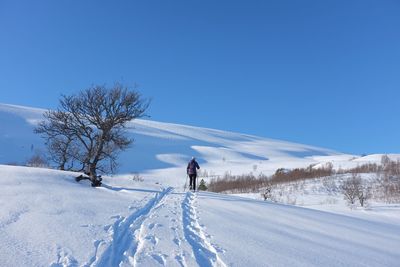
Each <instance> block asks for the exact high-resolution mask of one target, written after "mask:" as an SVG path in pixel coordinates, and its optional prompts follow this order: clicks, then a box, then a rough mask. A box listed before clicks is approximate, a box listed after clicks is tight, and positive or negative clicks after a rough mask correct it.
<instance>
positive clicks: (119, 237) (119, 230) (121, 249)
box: [90, 187, 172, 267]
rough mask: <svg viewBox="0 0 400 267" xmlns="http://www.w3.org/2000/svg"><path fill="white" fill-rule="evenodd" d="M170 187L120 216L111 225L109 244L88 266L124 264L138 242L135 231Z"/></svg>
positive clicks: (134, 251)
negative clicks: (126, 215)
mask: <svg viewBox="0 0 400 267" xmlns="http://www.w3.org/2000/svg"><path fill="white" fill-rule="evenodd" d="M171 191H172V188H171V187H170V188H167V189H165V190H163V191H162V192H160V193H157V194H156V196H155V197H154V198H152V199H151V200H150V201H149V202H147V203H146V205H145V206H144V207H142V208H140V209H138V210H137V211H136V212H134V213H132V214H131V215H129V216H128V217H126V218H120V219H119V220H117V221H116V222H115V223H114V225H113V238H112V241H111V244H109V245H108V247H107V248H106V249H105V251H104V252H103V253H102V255H101V256H100V257H99V258H97V257H96V260H95V261H94V262H93V263H92V264H91V265H90V266H100V267H102V266H105V267H108V266H120V263H122V264H124V263H125V264H126V263H127V262H128V261H129V259H130V258H132V257H133V256H134V255H135V253H136V251H137V245H138V242H137V240H136V238H135V235H136V234H137V233H136V232H137V231H140V228H141V227H142V223H143V221H144V220H145V219H146V218H147V215H148V214H149V213H150V212H151V210H152V209H153V208H154V207H156V206H157V204H158V203H160V201H161V200H162V199H163V198H164V197H165V196H166V195H167V194H169V193H170V192H171Z"/></svg>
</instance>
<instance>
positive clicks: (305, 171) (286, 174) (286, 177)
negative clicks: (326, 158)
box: [271, 163, 334, 183]
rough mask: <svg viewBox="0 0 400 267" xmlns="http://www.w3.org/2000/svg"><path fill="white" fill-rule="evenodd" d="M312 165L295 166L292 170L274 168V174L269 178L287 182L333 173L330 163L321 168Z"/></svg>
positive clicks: (274, 181)
mask: <svg viewBox="0 0 400 267" xmlns="http://www.w3.org/2000/svg"><path fill="white" fill-rule="evenodd" d="M314 167H315V166H314V165H310V166H308V167H307V168H296V169H293V170H288V169H284V168H280V169H278V170H276V172H275V174H274V175H272V177H271V180H272V181H273V183H287V182H292V181H297V180H305V179H312V178H321V177H325V176H331V175H333V174H334V170H333V166H332V164H331V163H330V164H329V163H327V164H326V165H325V166H323V167H321V168H314Z"/></svg>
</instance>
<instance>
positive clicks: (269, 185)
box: [261, 182, 273, 200]
mask: <svg viewBox="0 0 400 267" xmlns="http://www.w3.org/2000/svg"><path fill="white" fill-rule="evenodd" d="M272 191H273V185H272V183H271V182H267V183H266V186H265V188H264V192H263V193H261V196H262V197H263V198H264V200H272V197H273V193H272Z"/></svg>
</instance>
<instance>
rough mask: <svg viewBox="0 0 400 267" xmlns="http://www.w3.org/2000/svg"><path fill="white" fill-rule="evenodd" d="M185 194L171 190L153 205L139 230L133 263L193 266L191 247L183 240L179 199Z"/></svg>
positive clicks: (134, 264) (136, 264) (138, 264)
mask: <svg viewBox="0 0 400 267" xmlns="http://www.w3.org/2000/svg"><path fill="white" fill-rule="evenodd" d="M183 197H184V195H183V194H181V193H175V194H174V193H172V194H169V195H168V196H166V197H165V198H164V199H163V200H162V201H161V202H159V203H158V204H157V206H156V207H154V208H153V209H152V211H151V213H150V214H149V216H147V218H146V220H145V221H144V222H143V224H142V227H141V228H140V231H138V234H137V235H136V236H137V240H138V248H137V251H136V254H135V255H134V257H133V260H132V261H130V263H131V264H132V265H133V266H160V265H161V266H177V267H186V266H195V265H196V260H195V258H194V257H193V256H192V247H191V246H190V245H189V244H188V243H187V242H186V241H185V238H184V233H183V224H182V209H181V203H182V201H183Z"/></svg>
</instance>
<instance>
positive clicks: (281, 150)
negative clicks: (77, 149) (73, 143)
mask: <svg viewBox="0 0 400 267" xmlns="http://www.w3.org/2000/svg"><path fill="white" fill-rule="evenodd" d="M43 112H44V110H42V109H35V108H28V107H21V106H15V105H6V104H0V121H1V123H2V127H1V128H0V164H22V163H24V162H25V161H26V160H27V159H29V157H31V156H32V155H33V154H34V153H35V152H36V151H37V150H42V151H43V141H42V140H41V139H40V138H39V137H38V136H36V135H35V134H33V128H34V126H35V125H36V123H37V122H38V121H39V120H40V119H41V118H42V117H41V116H42V113H43ZM129 134H130V135H131V136H132V137H133V138H135V144H134V146H133V147H132V148H131V149H129V150H127V151H126V152H124V153H122V154H121V163H122V166H121V168H120V170H119V172H118V174H116V175H114V176H105V177H104V185H103V186H102V187H99V188H92V187H91V186H90V184H89V183H88V182H87V181H81V182H80V183H77V182H75V180H74V177H75V176H77V174H76V173H73V172H61V171H56V170H50V169H39V168H28V167H18V166H9V165H0V189H1V193H0V205H1V207H2V208H1V209H0V244H1V246H0V266H6V267H8V266H10V267H11V266H52V267H56V266H57V267H58V266H107V267H108V266H398V262H399V261H400V250H399V249H398V248H399V247H400V207H399V206H396V205H381V204H379V203H375V204H374V203H372V205H371V206H370V207H369V208H368V209H358V210H350V209H348V207H346V206H345V204H344V202H343V199H341V197H340V196H329V195H327V194H326V193H323V192H322V193H321V192H319V191H318V186H317V184H315V183H314V184H313V183H310V184H306V185H305V187H306V189H307V190H308V191H307V192H308V194H299V193H296V192H294V191H293V192H288V191H287V190H289V187H288V188H286V189H285V190H286V191H285V192H284V193H283V195H282V198H283V199H284V200H283V201H282V202H286V203H291V204H296V205H298V206H294V205H284V204H277V203H272V202H265V201H261V200H260V198H261V197H260V195H259V194H257V195H255V194H254V195H251V194H250V195H249V194H247V195H246V197H247V198H243V197H239V196H233V195H223V194H214V193H207V192H198V193H188V192H183V190H182V189H183V184H184V181H185V165H186V164H187V160H188V159H189V158H190V157H191V156H193V155H194V156H196V157H197V158H198V159H199V163H200V165H201V167H202V171H207V172H208V174H209V175H213V176H218V175H223V174H224V173H225V172H231V173H232V174H243V173H249V172H253V173H255V174H258V173H264V174H271V173H273V172H275V170H276V169H278V168H294V167H306V166H308V165H309V164H317V166H318V164H320V165H323V164H326V163H327V162H331V163H332V164H333V165H334V167H335V168H350V167H356V166H357V165H360V164H363V163H379V162H380V159H381V156H382V155H369V156H366V157H360V156H354V155H347V154H342V153H338V152H335V151H332V150H328V149H323V148H318V147H313V146H308V145H301V144H295V143H290V142H286V141H280V140H272V139H268V138H261V137H256V136H250V135H245V134H239V133H231V132H224V131H219V130H213V129H206V128H198V127H193V126H185V125H177V124H171V123H162V122H155V121H149V120H136V121H134V122H132V123H131V124H130V125H129ZM390 157H391V158H392V159H397V158H399V155H397V154H393V155H390ZM134 173H139V174H140V176H141V177H143V179H144V180H143V181H139V180H138V179H136V180H135V179H133V178H134ZM248 197H252V198H257V199H249V198H248ZM299 206H301V207H299ZM305 207H306V208H305Z"/></svg>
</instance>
